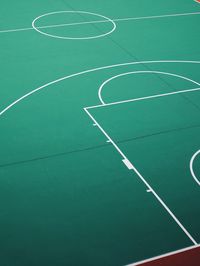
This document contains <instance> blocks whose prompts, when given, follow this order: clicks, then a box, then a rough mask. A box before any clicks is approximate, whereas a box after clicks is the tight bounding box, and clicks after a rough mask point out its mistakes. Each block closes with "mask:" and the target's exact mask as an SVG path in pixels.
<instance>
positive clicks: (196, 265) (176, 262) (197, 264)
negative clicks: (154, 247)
mask: <svg viewBox="0 0 200 266" xmlns="http://www.w3.org/2000/svg"><path fill="white" fill-rule="evenodd" d="M137 265H138V266H139V265H140V266H200V247H196V248H193V249H190V250H187V251H181V252H179V253H176V254H174V255H168V256H165V257H163V258H159V259H153V260H152V261H149V262H145V263H141V264H137Z"/></svg>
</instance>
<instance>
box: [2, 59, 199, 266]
mask: <svg viewBox="0 0 200 266" xmlns="http://www.w3.org/2000/svg"><path fill="white" fill-rule="evenodd" d="M169 63H170V64H178V63H182V64H200V61H185V60H157V61H138V62H129V63H121V64H115V65H108V66H104V67H98V68H94V69H89V70H85V71H82V72H78V73H75V74H71V75H67V76H64V77H62V78H59V79H56V80H54V81H51V82H49V83H47V84H45V85H43V86H40V87H38V88H36V89H34V90H32V91H30V92H28V93H26V94H24V95H23V96H21V97H20V98H18V99H16V100H15V101H13V102H12V103H11V104H10V105H8V106H7V107H5V108H4V109H3V110H2V111H1V112H0V118H1V116H2V115H4V114H5V113H6V112H7V111H8V110H10V109H11V108H13V107H14V106H15V105H17V104H19V103H20V102H21V101H23V100H25V99H26V98H28V97H30V96H31V95H33V94H35V93H37V92H39V91H41V90H43V89H45V88H47V87H49V86H51V85H53V84H56V83H58V82H61V81H64V80H67V79H70V78H74V77H78V76H81V75H85V74H88V73H93V72H97V71H101V70H105V69H112V68H118V67H126V66H131V65H139V64H169ZM101 106H105V105H101ZM88 109H89V107H85V108H84V110H85V112H86V113H87V114H88V116H89V117H90V118H91V119H92V121H93V123H94V125H95V126H96V127H98V128H99V129H100V131H101V132H102V133H103V134H104V135H105V136H106V138H107V140H109V142H110V143H111V144H112V145H113V146H114V148H115V149H116V150H117V151H118V153H119V154H120V155H121V156H122V159H123V160H126V162H128V161H129V160H128V158H127V157H126V156H125V155H124V153H123V152H122V151H121V150H120V149H119V147H118V146H117V145H116V143H115V142H114V141H113V140H112V139H111V138H110V136H109V135H108V134H107V133H106V132H105V130H104V129H103V128H102V127H101V126H100V125H99V123H98V122H97V121H96V120H95V119H94V117H93V116H92V115H91V114H90V112H89V111H88ZM129 162H130V161H129ZM130 164H131V166H132V168H133V169H131V170H132V171H134V172H135V173H136V174H137V176H138V177H139V178H140V179H141V180H142V182H143V183H144V184H145V185H146V187H147V190H149V191H151V192H152V194H153V195H154V196H155V198H156V199H157V200H158V201H159V203H160V204H161V205H162V206H163V208H164V209H165V210H166V211H167V212H168V213H169V215H170V216H171V217H172V218H173V219H174V221H175V222H176V223H177V225H178V226H179V227H180V228H181V230H182V231H183V232H184V233H185V234H186V235H187V237H188V238H189V239H190V240H191V242H192V243H193V247H194V246H199V245H198V243H197V241H196V240H195V239H194V238H193V237H192V235H191V234H190V233H189V232H188V231H187V229H186V228H185V227H184V226H183V225H182V223H181V222H180V221H179V220H178V219H177V217H176V216H175V215H174V213H173V212H172V211H171V210H170V209H169V207H168V206H167V205H166V204H165V203H164V201H163V200H162V199H161V198H160V197H159V196H158V195H157V193H156V192H155V191H154V190H153V188H152V187H151V186H150V185H149V183H148V182H147V181H146V180H145V178H144V177H143V176H142V175H141V174H140V172H139V171H138V170H137V169H136V168H135V166H134V165H133V164H132V163H131V162H130ZM133 265H136V264H133Z"/></svg>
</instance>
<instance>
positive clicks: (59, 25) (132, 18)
mask: <svg viewBox="0 0 200 266" xmlns="http://www.w3.org/2000/svg"><path fill="white" fill-rule="evenodd" d="M195 15H200V12H192V13H177V14H165V15H158V16H146V17H128V18H116V19H112V21H113V22H120V21H122V22H123V21H131V20H148V19H160V18H170V17H182V16H195ZM107 22H108V20H97V21H86V22H82V23H81V22H77V23H66V24H57V25H46V26H41V27H37V28H38V29H45V28H57V27H65V26H76V25H84V24H94V23H107ZM30 30H34V29H33V27H27V28H17V29H7V30H0V33H10V32H20V31H30Z"/></svg>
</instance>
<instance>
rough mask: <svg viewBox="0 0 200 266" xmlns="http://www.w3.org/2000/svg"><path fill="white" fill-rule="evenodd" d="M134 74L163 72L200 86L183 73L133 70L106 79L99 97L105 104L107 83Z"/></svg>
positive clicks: (100, 89) (199, 84) (159, 72)
mask: <svg viewBox="0 0 200 266" xmlns="http://www.w3.org/2000/svg"><path fill="white" fill-rule="evenodd" d="M133 74H162V75H166V76H172V77H176V78H180V79H183V80H186V81H189V82H191V83H193V84H196V85H198V86H200V83H198V82H196V81H195V80H192V79H189V78H187V77H184V76H181V75H177V74H173V73H168V72H161V71H132V72H127V73H122V74H119V75H116V76H114V77H112V78H109V79H107V80H106V81H104V82H103V84H102V85H101V86H100V88H99V91H98V97H99V100H100V102H101V103H102V104H103V105H105V104H106V103H105V102H104V101H103V98H102V90H103V89H104V87H105V85H107V84H108V83H110V82H111V81H112V80H115V79H117V78H119V77H124V76H128V75H133Z"/></svg>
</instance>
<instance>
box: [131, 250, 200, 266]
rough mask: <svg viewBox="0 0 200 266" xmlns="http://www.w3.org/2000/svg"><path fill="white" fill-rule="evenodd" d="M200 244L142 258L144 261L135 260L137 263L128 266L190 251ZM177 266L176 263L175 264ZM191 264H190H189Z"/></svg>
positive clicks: (135, 265)
mask: <svg viewBox="0 0 200 266" xmlns="http://www.w3.org/2000/svg"><path fill="white" fill-rule="evenodd" d="M199 247H200V245H197V246H190V247H187V248H183V249H179V250H176V251H173V252H169V253H165V254H163V255H160V256H156V257H153V258H150V259H146V260H142V261H139V262H135V263H132V264H128V265H126V266H137V265H141V264H143V263H147V262H151V261H155V260H158V259H163V258H166V257H169V256H172V255H176V254H179V253H182V252H186V251H189V250H192V249H196V248H199ZM169 266H173V265H169ZM174 266H175V265H174ZM188 266H189V265H188Z"/></svg>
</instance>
